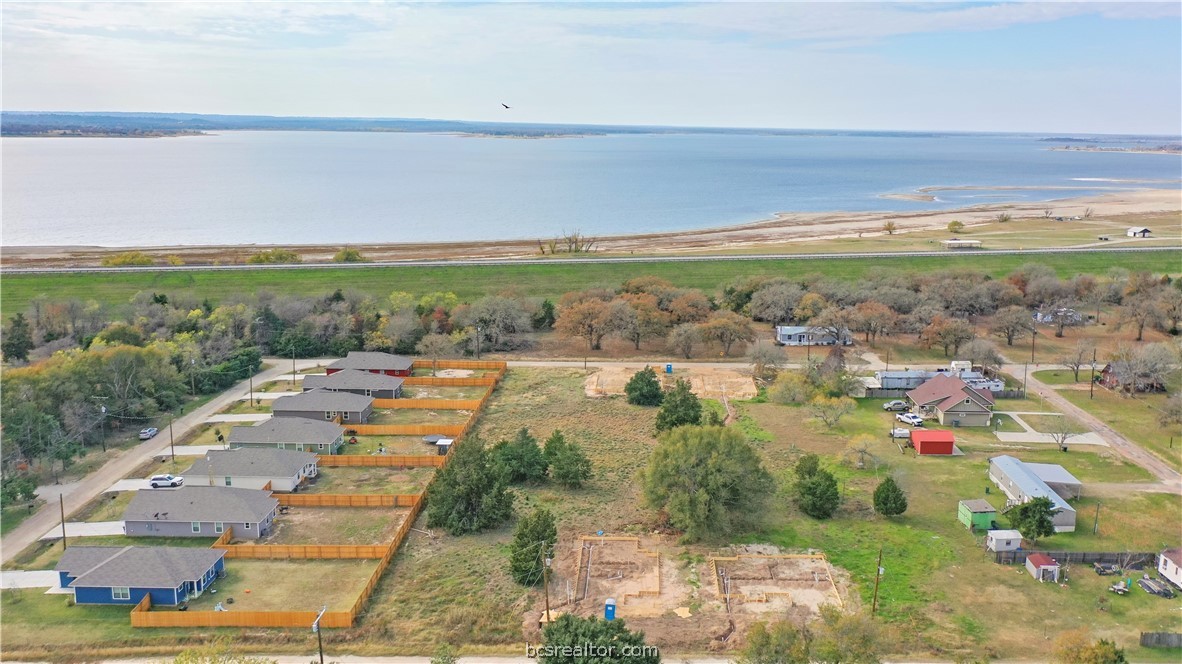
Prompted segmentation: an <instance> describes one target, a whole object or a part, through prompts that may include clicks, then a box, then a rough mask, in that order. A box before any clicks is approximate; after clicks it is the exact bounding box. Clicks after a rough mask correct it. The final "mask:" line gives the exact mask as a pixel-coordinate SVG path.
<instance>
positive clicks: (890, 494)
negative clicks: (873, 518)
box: [874, 476, 907, 516]
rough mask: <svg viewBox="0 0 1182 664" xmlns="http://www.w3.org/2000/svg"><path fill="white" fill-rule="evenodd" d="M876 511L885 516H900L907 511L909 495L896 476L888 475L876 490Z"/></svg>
mask: <svg viewBox="0 0 1182 664" xmlns="http://www.w3.org/2000/svg"><path fill="white" fill-rule="evenodd" d="M874 511H875V512H878V513H879V514H881V515H883V516H898V515H900V514H902V513H903V512H906V511H907V495H906V494H905V493H903V490H902V489H900V488H899V485H898V484H896V483H895V478H893V477H889V476H888V477H887V478H886V479H885V480H883V481H882V482H881V483H879V485H878V488H877V489H875V490H874Z"/></svg>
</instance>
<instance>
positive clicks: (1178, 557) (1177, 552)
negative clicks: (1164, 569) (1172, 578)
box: [1161, 549, 1182, 567]
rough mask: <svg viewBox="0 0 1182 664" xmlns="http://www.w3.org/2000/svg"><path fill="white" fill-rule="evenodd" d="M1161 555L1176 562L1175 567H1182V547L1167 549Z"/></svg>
mask: <svg viewBox="0 0 1182 664" xmlns="http://www.w3.org/2000/svg"><path fill="white" fill-rule="evenodd" d="M1161 555H1162V558H1165V559H1166V560H1169V561H1170V562H1172V563H1174V566H1175V567H1182V549H1166V550H1165V551H1162V552H1161Z"/></svg>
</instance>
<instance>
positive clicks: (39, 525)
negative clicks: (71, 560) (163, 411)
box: [0, 358, 322, 562]
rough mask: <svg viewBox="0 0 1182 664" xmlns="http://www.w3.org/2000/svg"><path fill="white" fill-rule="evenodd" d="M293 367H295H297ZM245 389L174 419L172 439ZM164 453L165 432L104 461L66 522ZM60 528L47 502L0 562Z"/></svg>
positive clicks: (264, 376) (78, 493)
mask: <svg viewBox="0 0 1182 664" xmlns="http://www.w3.org/2000/svg"><path fill="white" fill-rule="evenodd" d="M321 361H322V360H321ZM275 362H278V360H275V359H274V358H272V359H271V363H275ZM301 362H303V366H304V367H313V366H316V363H317V360H301ZM297 366H299V364H298V363H297ZM290 368H291V365H290V364H285V363H283V362H279V363H278V364H277V366H275V367H274V368H272V369H267V370H266V371H263V372H262V373H260V374H258V375H257V376H255V377H254V380H255V384H261V383H264V382H267V381H269V380H274V379H276V378H279V377H280V376H282V375H283V374H284V372H285V371H287V372H288V373H290ZM248 389H249V383H248V382H247V381H245V380H244V381H242V382H241V383H238V384H237V385H234V386H233V387H231V388H230V389H228V390H226V391H225V392H222V393H221V394H219V395H218V396H216V397H214V398H213V399H212V400H210V402H209V403H207V404H205V405H204V406H202V407H200V408H198V409H196V410H194V411H193V412H191V413H189V414H188V415H185V416H184V417H181V418H178V419H177V420H176V421H174V422H173V424H172V430H173V438H174V439H176V440H180V439H182V438H184V437H185V435H186V434H187V433H188V432H189V430H191V429H193V428H195V427H199V426H201V425H203V424H204V423H205V422H206V420H207V419H209V417H210V416H212V415H213V414H214V413H216V412H217V411H219V410H221V409H223V408H225V407H226V406H228V405H230V404H232V403H234V402H236V401H238V400H239V399H241V397H242V396H243V395H245V394H246V392H247V391H248ZM167 451H168V432H167V431H161V432H160V435H158V436H156V437H155V438H153V439H151V440H147V441H144V442H143V443H140V444H139V445H137V446H136V447H133V448H131V449H129V450H127V451H126V452H124V453H122V454H120V455H119V456H117V457H115V458H114V459H111V460H110V461H108V462H107V463H106V464H105V465H103V466H102V467H101V468H99V469H98V470H96V471H95V472H93V473H91V474H89V475H87V476H86V477H85V478H83V479H82V480H81V481H79V482H78V487H77V488H76V489H74V490H73V491H71V492H70V493H68V494H66V496H65V507H66V519H67V520H68V519H69V517H70V515H71V514H73V513H74V512H76V511H78V510H79V509H81V508H82V506H84V505H85V504H86V503H88V502H90V501H91V500H92V499H93V498H94V497H95V496H97V495H99V494H100V493H102V492H104V491H106V490H107V488H108V487H110V486H111V485H112V484H114V483H115V482H116V481H117V480H120V479H122V478H123V476H124V475H127V474H128V473H130V472H132V471H133V470H135V469H136V468H138V467H139V466H141V465H143V464H144V463H146V462H147V461H148V460H149V459H151V458H152V457H154V456H157V455H159V454H160V453H161V452H167ZM60 524H61V517H60V512H59V508H58V503H57V501H52V502H48V503H47V504H46V505H44V506H42V507H41V509H40V510H38V511H37V513H36V514H34V515H33V516H31V517H29V518H28V519H25V521H24V522H23V523H21V524H20V525H19V526H17V527H16V528H14V529H13V530H12V531H11V532H9V533H7V534H6V535H4V539H3V541H2V542H0V545H2V550H0V559H2V560H3V561H4V562H8V561H10V560H12V559H13V558H14V557H16V555H17V554H19V553H20V552H21V551H23V550H24V549H25V547H27V546H29V545H30V544H32V543H33V542H36V541H37V540H38V539H39V538H40V537H41V535H43V534H45V533H46V532H48V531H49V530H50V529H52V528H54V527H57V526H59V525H60Z"/></svg>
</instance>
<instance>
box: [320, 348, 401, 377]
mask: <svg viewBox="0 0 1182 664" xmlns="http://www.w3.org/2000/svg"><path fill="white" fill-rule="evenodd" d="M413 365H414V361H413V360H411V359H410V358H409V357H405V356H402V355H391V354H390V353H379V352H375V351H361V350H355V351H350V352H349V355H348V357H343V358H341V359H339V360H337V361H336V362H333V363H332V364H330V365H328V366H327V367H325V369H324V370H325V371H326V372H328V373H329V374H334V373H336V372H338V371H344V370H345V369H356V370H358V371H368V372H370V373H380V374H386V375H387V376H409V375H410V372H411V368H412V366H413Z"/></svg>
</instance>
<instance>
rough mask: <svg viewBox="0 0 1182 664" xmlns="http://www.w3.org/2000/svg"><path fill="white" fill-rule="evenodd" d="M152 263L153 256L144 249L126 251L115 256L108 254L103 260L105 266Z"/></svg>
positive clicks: (129, 265)
mask: <svg viewBox="0 0 1182 664" xmlns="http://www.w3.org/2000/svg"><path fill="white" fill-rule="evenodd" d="M152 263H153V261H152V257H151V256H149V255H147V254H145V253H144V252H142V251H125V252H123V253H121V254H115V255H114V256H107V257H106V258H104V259H103V260H102V265H103V267H131V266H135V265H151V264H152Z"/></svg>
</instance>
